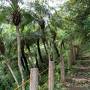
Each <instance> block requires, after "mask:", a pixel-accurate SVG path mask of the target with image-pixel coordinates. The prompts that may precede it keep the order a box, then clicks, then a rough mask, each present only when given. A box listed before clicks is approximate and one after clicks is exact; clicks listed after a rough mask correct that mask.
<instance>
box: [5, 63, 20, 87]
mask: <svg viewBox="0 0 90 90" xmlns="http://www.w3.org/2000/svg"><path fill="white" fill-rule="evenodd" d="M6 65H7V67H8V69H9V70H10V72H11V74H12V76H13V78H14V80H15V82H16V84H17V87H18V88H19V83H18V80H17V78H16V76H15V74H14V72H13V70H12V68H11V66H10V64H9V63H8V62H7V63H6Z"/></svg>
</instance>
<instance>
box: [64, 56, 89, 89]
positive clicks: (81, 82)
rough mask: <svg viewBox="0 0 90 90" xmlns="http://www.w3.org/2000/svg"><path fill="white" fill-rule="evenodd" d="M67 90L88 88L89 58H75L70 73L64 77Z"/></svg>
mask: <svg viewBox="0 0 90 90" xmlns="http://www.w3.org/2000/svg"><path fill="white" fill-rule="evenodd" d="M66 86H67V88H68V90H90V58H88V59H87V58H84V59H82V60H76V64H75V65H73V66H72V74H71V76H70V78H67V79H66Z"/></svg>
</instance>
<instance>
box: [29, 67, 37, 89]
mask: <svg viewBox="0 0 90 90" xmlns="http://www.w3.org/2000/svg"><path fill="white" fill-rule="evenodd" d="M30 90H38V68H32V69H31V71H30Z"/></svg>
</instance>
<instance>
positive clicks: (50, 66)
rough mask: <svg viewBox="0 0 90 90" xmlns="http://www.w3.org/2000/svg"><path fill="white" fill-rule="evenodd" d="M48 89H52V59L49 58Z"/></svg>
mask: <svg viewBox="0 0 90 90" xmlns="http://www.w3.org/2000/svg"><path fill="white" fill-rule="evenodd" d="M48 90H54V61H50V60H49V71H48Z"/></svg>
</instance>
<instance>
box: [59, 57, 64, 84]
mask: <svg viewBox="0 0 90 90" xmlns="http://www.w3.org/2000/svg"><path fill="white" fill-rule="evenodd" d="M60 61H61V62H60V67H61V68H60V69H61V70H60V71H61V82H62V83H63V84H64V83H65V66H64V58H63V56H62V55H61V58H60Z"/></svg>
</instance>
